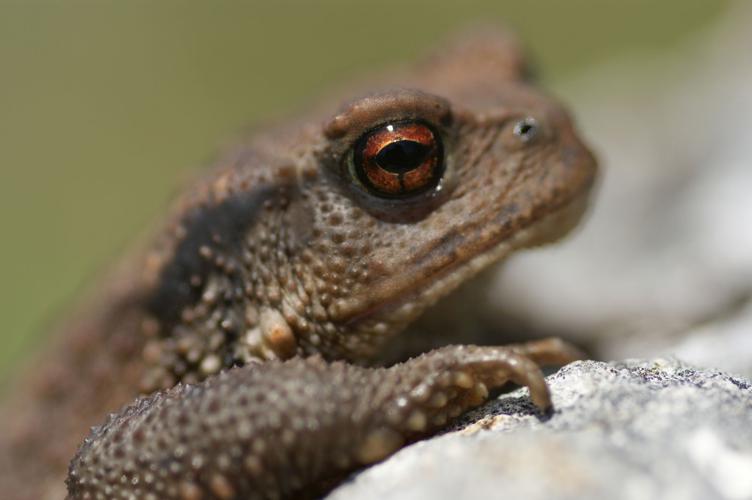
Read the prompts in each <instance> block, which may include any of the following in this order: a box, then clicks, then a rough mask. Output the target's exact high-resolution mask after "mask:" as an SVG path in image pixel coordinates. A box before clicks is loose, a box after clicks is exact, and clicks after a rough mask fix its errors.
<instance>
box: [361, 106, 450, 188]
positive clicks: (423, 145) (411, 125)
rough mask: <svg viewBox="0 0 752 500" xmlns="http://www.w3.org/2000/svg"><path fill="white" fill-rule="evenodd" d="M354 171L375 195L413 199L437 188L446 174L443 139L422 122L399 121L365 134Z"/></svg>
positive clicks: (362, 137)
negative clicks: (412, 197)
mask: <svg viewBox="0 0 752 500" xmlns="http://www.w3.org/2000/svg"><path fill="white" fill-rule="evenodd" d="M352 168H353V170H354V172H353V173H354V175H355V177H356V178H357V180H358V181H359V182H360V183H361V184H362V185H363V186H365V187H366V188H367V189H368V190H369V191H370V192H371V193H373V194H375V195H377V196H380V197H385V198H402V197H409V196H413V195H416V194H419V193H423V192H426V191H428V190H430V189H432V188H435V187H436V186H437V185H438V184H439V182H440V180H441V178H442V175H443V172H444V148H443V144H442V140H441V136H440V135H439V134H438V133H436V132H435V131H434V129H433V128H432V127H431V126H429V125H428V124H426V123H424V122H422V121H414V120H413V121H399V122H392V123H387V124H384V125H381V126H379V127H377V128H374V129H371V130H370V131H368V132H366V133H365V134H363V135H362V136H361V137H360V138H359V139H358V140H357V141H356V143H355V145H354V148H353V155H352Z"/></svg>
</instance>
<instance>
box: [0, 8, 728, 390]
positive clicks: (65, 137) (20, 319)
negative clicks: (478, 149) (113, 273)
mask: <svg viewBox="0 0 752 500" xmlns="http://www.w3.org/2000/svg"><path fill="white" fill-rule="evenodd" d="M726 3H727V2H722V1H691V0H660V1H657V0H612V1H609V0H531V1H527V2H521V1H519V0H515V1H502V0H488V1H459V0H458V1H454V2H450V1H446V0H441V1H439V0H434V1H403V2H395V1H389V0H379V1H369V2H358V1H353V0H350V1H346V0H340V1H331V0H330V1H318V2H314V1H298V2H292V1H274V2H272V1H269V2H263V3H262V2H239V1H228V0H224V1H220V0H211V1H210V0H191V1H167V0H161V1H160V0H148V1H146V0H119V1H111V0H99V1H86V2H83V1H74V0H68V1H62V0H61V1H53V0H46V1H39V0H22V1H17V2H15V1H9V0H0V227H1V228H2V232H1V233H0V235H1V236H0V238H1V239H0V276H1V277H2V286H1V287H0V317H1V318H2V329H0V385H2V382H3V381H5V380H7V377H8V374H9V373H10V370H11V368H12V367H13V366H14V365H15V364H17V363H18V362H19V361H20V360H22V359H23V358H24V356H27V355H28V354H29V352H31V351H32V350H33V348H34V346H35V345H38V344H39V343H40V342H42V341H43V339H44V332H45V329H46V328H47V326H48V325H49V324H50V323H51V322H54V320H55V318H56V317H57V316H59V315H60V314H61V313H62V311H64V310H65V308H66V307H67V306H68V305H69V304H70V303H72V302H73V301H74V300H75V297H76V296H77V295H78V294H79V291H80V290H81V289H82V288H84V286H85V285H86V284H87V283H90V282H91V281H92V278H93V277H94V275H95V274H96V272H97V271H98V270H101V269H102V268H103V267H104V266H106V264H107V263H108V262H110V261H112V260H113V259H114V258H115V257H116V256H117V255H118V254H119V253H122V252H123V251H124V250H125V249H126V248H127V246H128V244H129V241H132V240H133V239H134V237H135V236H136V235H138V234H140V233H142V232H143V230H144V229H145V228H147V227H149V225H150V224H151V222H150V221H152V220H153V219H155V217H157V216H158V214H159V213H160V212H162V211H163V209H164V207H165V205H166V204H167V201H168V200H169V197H170V194H171V193H172V192H173V191H174V189H175V188H176V187H177V186H179V185H180V182H181V180H182V179H184V178H185V177H186V176H187V175H188V174H186V172H188V171H190V170H191V169H195V168H197V167H200V166H201V165H203V164H205V163H206V162H207V161H208V160H207V159H208V158H210V157H211V155H212V152H213V151H214V150H215V149H216V147H217V146H218V145H221V144H222V143H224V142H225V141H226V140H227V139H228V138H229V137H232V136H233V135H234V134H235V133H236V132H237V131H238V130H239V129H241V128H242V127H244V126H245V125H248V124H252V123H254V122H257V121H259V120H262V119H264V118H267V117H270V116H274V115H281V114H286V113H288V112H291V111H292V110H294V109H296V108H298V107H301V106H302V105H304V104H305V102H306V101H310V100H311V99H315V98H316V96H317V95H319V94H321V93H323V92H324V91H325V89H326V88H327V87H328V86H331V85H332V84H335V83H341V81H342V80H346V79H347V78H348V77H350V76H352V75H356V74H358V73H359V72H362V71H364V70H366V71H373V70H374V69H375V68H379V67H383V66H387V65H388V64H389V63H390V62H392V61H407V60H409V59H411V58H412V57H413V56H414V55H415V54H418V53H420V52H421V51H424V50H425V49H426V48H427V47H430V46H431V44H432V43H433V42H434V41H436V40H437V39H440V38H441V37H442V35H443V34H445V33H447V32H451V31H452V30H456V29H457V28H458V27H461V26H462V25H464V24H467V23H468V22H470V21H477V20H486V21H488V20H500V21H503V22H504V23H506V24H507V25H509V26H511V27H513V28H514V29H516V30H517V31H518V32H519V33H520V34H521V35H522V37H523V38H524V40H525V41H526V43H527V44H528V46H529V47H530V49H531V52H532V53H533V54H534V56H535V58H536V60H537V63H538V66H539V68H540V69H541V73H542V76H543V78H544V80H546V83H547V84H548V85H549V86H550V87H553V88H554V90H555V89H556V87H557V82H561V81H563V80H564V79H566V78H567V77H568V76H572V75H573V74H574V73H576V72H578V71H581V70H583V69H584V68H586V67H588V66H589V65H593V64H597V63H599V62H603V61H607V60H609V59H611V58H614V57H621V56H625V55H631V56H633V57H648V56H650V54H651V53H653V52H654V51H657V50H664V49H665V48H667V47H671V46H674V45H677V44H679V43H681V41H682V40H684V39H686V38H687V37H689V36H691V35H692V34H693V33H695V32H697V31H698V30H702V29H703V27H705V26H706V25H708V24H709V23H710V22H712V21H713V19H714V18H715V17H717V16H718V15H719V14H721V13H722V12H723V10H724V8H725V7H726Z"/></svg>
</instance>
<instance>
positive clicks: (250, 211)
mask: <svg viewBox="0 0 752 500" xmlns="http://www.w3.org/2000/svg"><path fill="white" fill-rule="evenodd" d="M278 191H279V186H266V187H261V188H257V189H253V190H251V191H247V192H242V193H238V194H235V195H233V196H231V197H230V198H228V199H226V200H224V201H223V202H221V203H219V204H217V205H214V206H210V207H198V208H195V209H193V210H192V212H191V213H190V214H189V215H188V216H186V217H185V219H184V221H183V224H184V226H185V228H186V236H185V238H184V239H183V240H182V241H180V243H179V244H178V245H177V247H176V248H175V251H174V255H173V257H172V259H171V260H170V261H169V262H168V263H167V264H166V265H165V266H164V267H163V269H162V271H161V273H160V277H159V284H158V285H157V287H156V288H155V290H154V292H153V294H152V295H151V297H150V298H149V300H148V302H147V304H148V305H147V308H148V311H149V312H150V313H151V314H152V315H154V316H155V317H156V318H158V319H160V320H161V321H162V322H163V323H164V324H166V325H171V324H174V323H177V322H178V320H179V318H180V313H181V311H182V310H183V308H185V307H187V306H190V305H192V304H195V303H196V302H197V301H198V300H199V298H200V297H201V292H202V289H201V287H196V286H192V285H191V279H192V278H193V277H198V278H199V279H200V282H201V283H204V282H205V281H206V278H207V276H208V274H209V272H210V271H211V270H212V268H213V267H214V265H213V264H212V262H211V261H210V260H209V259H207V258H205V257H204V256H202V255H201V248H202V247H208V248H209V249H211V250H212V252H222V253H224V254H233V253H237V250H238V246H239V244H240V243H241V241H242V239H243V237H244V235H245V234H246V233H247V231H248V229H249V228H250V227H251V226H252V225H253V223H254V222H255V221H256V220H257V218H258V217H259V213H260V211H261V209H262V208H263V205H264V202H266V201H267V200H269V199H271V198H272V197H273V196H274V195H275V194H276V193H277V192H278Z"/></svg>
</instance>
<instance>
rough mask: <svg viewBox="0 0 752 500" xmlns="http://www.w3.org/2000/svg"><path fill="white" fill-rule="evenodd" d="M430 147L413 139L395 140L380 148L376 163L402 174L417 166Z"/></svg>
mask: <svg viewBox="0 0 752 500" xmlns="http://www.w3.org/2000/svg"><path fill="white" fill-rule="evenodd" d="M430 151H431V148H430V147H428V146H426V145H425V144H421V143H420V142H415V141H408V140H403V141H395V142H393V143H391V144H388V145H386V146H384V147H383V148H381V151H379V153H378V154H377V155H376V158H375V160H376V163H377V164H378V165H379V166H380V167H381V168H383V169H384V170H386V171H388V172H392V173H395V174H402V173H405V172H409V171H410V170H413V169H414V168H417V167H419V166H420V165H421V164H422V163H423V162H424V161H425V160H426V156H428V153H429V152H430Z"/></svg>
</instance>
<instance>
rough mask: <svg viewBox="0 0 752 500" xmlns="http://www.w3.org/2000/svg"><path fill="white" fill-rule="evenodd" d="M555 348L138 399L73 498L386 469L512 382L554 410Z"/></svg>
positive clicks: (266, 494)
mask: <svg viewBox="0 0 752 500" xmlns="http://www.w3.org/2000/svg"><path fill="white" fill-rule="evenodd" d="M575 356H576V352H575V351H574V350H573V349H571V348H570V347H569V346H568V345H566V344H564V343H562V342H556V341H544V342H538V343H530V344H521V345H516V346H509V347H477V346H449V347H445V348H441V349H438V350H435V351H432V352H430V353H428V354H425V355H422V356H420V357H417V358H414V359H411V360H409V361H407V362H405V363H402V364H399V365H395V366H393V367H391V368H362V367H357V366H353V365H349V364H345V363H342V362H336V363H331V364H330V363H327V362H325V361H323V360H322V359H321V358H318V357H315V358H309V359H305V360H303V359H293V360H290V361H287V362H284V363H268V364H263V365H251V366H246V367H243V368H236V369H233V370H230V371H228V372H226V373H223V374H221V375H219V376H216V377H213V378H211V379H209V380H207V381H205V382H203V383H201V384H199V385H180V386H177V387H175V388H173V389H171V390H168V391H165V392H161V393H158V394H155V395H153V396H151V397H147V398H142V399H139V400H138V401H136V402H135V403H133V404H132V405H130V406H128V407H126V408H125V409H124V410H123V411H121V412H120V413H119V414H117V415H115V416H113V417H112V418H110V420H109V421H108V422H107V423H106V424H105V425H103V426H102V427H99V428H97V429H95V430H94V431H93V434H92V435H91V436H90V437H89V438H88V439H87V440H86V442H85V443H84V444H83V446H82V447H81V449H80V450H79V452H78V454H77V456H76V457H75V458H74V460H73V461H72V463H71V466H70V472H69V477H68V488H69V497H70V498H75V499H79V498H131V497H132V496H133V497H136V498H178V499H182V500H194V499H204V498H221V499H228V498H280V497H282V498H284V497H290V496H293V495H299V494H300V493H301V492H303V491H304V489H306V488H310V487H313V486H315V485H316V484H320V483H321V482H322V481H325V480H327V479H329V480H331V479H333V478H337V477H339V476H342V475H343V474H345V473H347V472H348V471H351V470H354V469H357V468H358V467H361V466H364V465H367V464H371V463H373V462H376V461H379V460H381V459H383V458H385V457H387V456H388V455H390V454H392V453H394V452H395V451H396V450H398V449H399V448H401V447H402V446H404V445H405V444H406V443H408V442H410V441H414V440H416V439H418V438H420V437H421V436H425V435H428V434H430V433H432V432H435V431H436V430H438V429H440V428H441V427H443V426H444V425H445V424H446V422H447V421H448V420H449V419H451V418H453V417H456V416H458V415H460V414H461V413H462V412H463V411H465V410H467V409H468V408H471V407H473V406H477V405H478V404H480V403H481V402H483V401H484V400H485V399H486V397H487V396H488V389H490V388H493V387H497V386H500V385H502V384H504V383H506V382H507V381H513V382H515V383H517V384H520V385H524V386H527V387H529V389H530V395H531V398H532V400H533V402H534V403H535V404H536V406H538V408H540V409H541V410H545V409H548V408H549V407H550V405H551V399H550V396H549V392H548V388H547V386H546V383H545V381H544V378H543V374H542V373H541V371H540V369H539V368H538V365H537V364H536V363H537V362H545V363H548V362H551V361H556V362H565V361H569V360H570V359H572V358H574V357H575Z"/></svg>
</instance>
